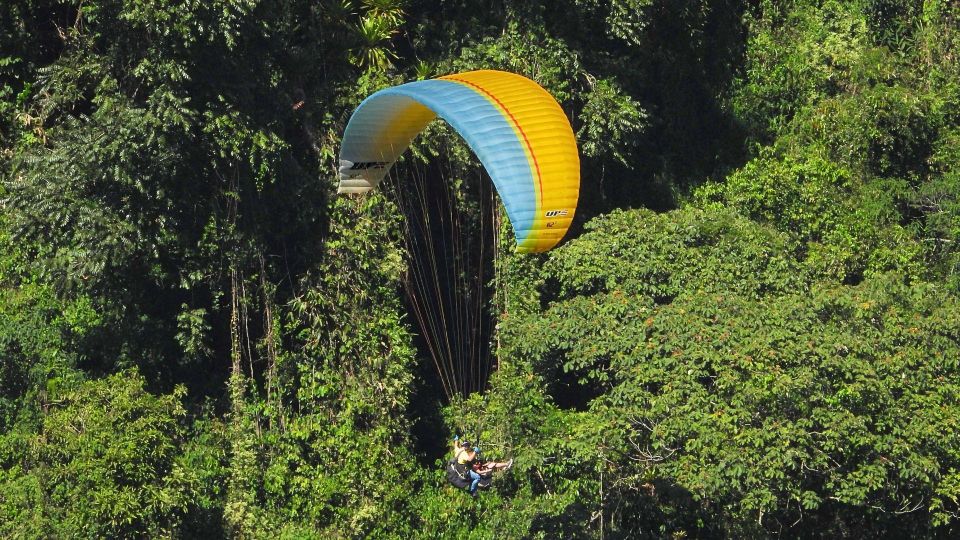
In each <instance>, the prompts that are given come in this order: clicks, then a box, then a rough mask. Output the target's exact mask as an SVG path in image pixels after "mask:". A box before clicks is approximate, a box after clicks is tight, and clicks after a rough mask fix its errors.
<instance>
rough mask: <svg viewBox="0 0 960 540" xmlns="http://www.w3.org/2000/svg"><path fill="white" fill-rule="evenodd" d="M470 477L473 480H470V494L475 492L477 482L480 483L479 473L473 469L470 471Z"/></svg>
mask: <svg viewBox="0 0 960 540" xmlns="http://www.w3.org/2000/svg"><path fill="white" fill-rule="evenodd" d="M470 479H471V480H473V482H470V494H471V495H472V494H474V493H476V492H477V484H479V483H480V475H479V474H477V473H476V472H474V471H470Z"/></svg>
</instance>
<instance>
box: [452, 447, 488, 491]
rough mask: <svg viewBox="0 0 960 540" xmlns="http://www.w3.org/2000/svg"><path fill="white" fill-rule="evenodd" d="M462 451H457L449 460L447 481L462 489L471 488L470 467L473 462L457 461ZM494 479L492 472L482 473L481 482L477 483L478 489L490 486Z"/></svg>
mask: <svg viewBox="0 0 960 540" xmlns="http://www.w3.org/2000/svg"><path fill="white" fill-rule="evenodd" d="M459 455H460V453H459V452H457V454H456V455H455V456H453V457H452V458H450V460H449V461H447V482H450V483H451V484H453V485H454V486H456V487H458V488H460V489H470V483H471V482H472V480H471V479H470V467H471V463H460V462H459V461H457V458H458V457H459ZM492 481H493V475H492V474H490V473H487V474H481V475H480V482H479V483H478V484H477V488H478V489H486V488H488V487H490V484H491V483H492Z"/></svg>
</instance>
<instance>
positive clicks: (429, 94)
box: [339, 71, 580, 252]
mask: <svg viewBox="0 0 960 540" xmlns="http://www.w3.org/2000/svg"><path fill="white" fill-rule="evenodd" d="M436 116H439V117H441V118H443V119H444V120H446V121H447V123H449V124H450V125H451V126H453V128H454V129H455V130H457V132H458V133H459V134H460V135H461V136H462V137H463V138H464V140H465V141H466V142H467V144H468V145H469V146H470V148H471V149H472V150H473V152H474V153H475V154H476V155H477V157H478V158H479V159H480V162H481V163H483V166H484V167H485V168H486V170H487V172H488V173H489V174H490V178H491V179H492V180H493V183H494V185H495V186H496V189H497V193H499V195H500V199H501V200H502V201H503V204H504V207H505V208H506V211H507V217H508V218H509V219H510V223H511V224H512V226H513V230H514V234H515V236H516V240H517V251H520V252H539V251H546V250H548V249H550V248H551V247H553V246H554V245H556V244H557V243H558V242H559V241H560V240H561V239H562V238H563V236H564V234H565V233H566V232H567V229H568V228H569V227H570V223H571V221H572V220H573V215H574V212H575V211H576V205H577V199H578V196H579V192H580V159H579V156H578V154H577V144H576V139H575V138H574V136H573V130H572V128H571V127H570V123H569V122H568V121H567V118H566V115H564V113H563V110H562V109H561V108H560V106H559V105H558V104H557V102H556V101H555V100H554V99H553V97H552V96H550V94H549V93H547V91H546V90H544V89H543V88H541V87H540V86H539V85H538V84H537V83H535V82H533V81H531V80H529V79H527V78H525V77H521V76H520V75H515V74H513V73H506V72H502V71H471V72H467V73H460V74H456V75H448V76H446V77H441V78H439V79H433V80H428V81H417V82H412V83H408V84H404V85H400V86H395V87H392V88H387V89H384V90H381V91H379V92H377V93H375V94H373V95H371V96H370V97H368V98H367V99H366V100H364V102H363V103H361V104H360V106H359V107H358V108H357V110H356V111H354V113H353V116H351V118H350V122H349V123H348V125H347V129H346V132H345V133H344V136H343V144H342V147H341V151H340V189H339V191H340V192H341V193H363V192H366V191H368V190H370V189H372V188H373V187H375V186H376V185H377V184H378V183H379V182H380V181H381V180H382V179H383V177H384V176H385V175H386V173H387V171H388V170H389V169H390V167H391V166H392V165H393V163H394V162H395V161H396V160H397V158H399V157H400V154H402V153H403V152H404V151H405V150H406V149H407V147H408V146H409V145H410V143H411V142H412V141H413V138H414V137H416V136H417V134H419V133H420V132H421V131H423V129H424V128H425V127H426V126H427V124H429V123H430V121H431V120H433V119H434V118H435V117H436Z"/></svg>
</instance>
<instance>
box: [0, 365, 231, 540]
mask: <svg viewBox="0 0 960 540" xmlns="http://www.w3.org/2000/svg"><path fill="white" fill-rule="evenodd" d="M143 384H144V381H143V379H142V378H141V377H140V376H139V375H137V374H136V373H135V372H120V373H117V374H115V375H112V376H110V377H108V378H105V379H102V380H98V381H88V382H81V383H78V382H71V381H70V379H53V380H51V381H50V383H49V384H48V385H47V392H46V395H45V396H44V397H43V399H42V400H41V403H40V404H39V407H40V410H42V411H43V414H42V416H41V417H40V420H39V423H38V425H37V426H36V428H35V429H36V431H34V430H33V429H30V428H28V427H27V426H20V427H18V428H17V429H15V430H13V431H11V432H10V433H8V434H6V435H4V437H3V438H2V440H0V441H2V444H0V448H2V459H3V463H4V469H3V472H2V476H0V483H2V487H3V489H2V493H3V495H2V496H0V505H2V506H3V515H5V516H17V517H16V519H14V520H12V521H7V520H4V521H3V522H2V524H0V527H2V528H3V529H2V530H3V534H4V536H10V535H24V537H29V538H44V537H49V536H57V537H64V536H69V537H85V538H103V537H118V536H120V537H130V536H152V537H157V536H172V535H175V534H177V531H178V529H179V528H180V527H181V526H182V525H183V524H184V523H186V522H187V521H193V524H194V526H196V525H197V524H198V523H201V522H203V521H204V520H203V519H202V516H199V515H197V514H200V513H201V512H202V510H203V509H204V507H207V508H209V506H210V501H209V499H207V500H206V501H205V500H204V499H205V498H206V497H207V495H203V494H201V493H200V492H201V490H204V491H205V490H210V489H215V486H216V483H217V480H216V476H217V474H218V473H217V469H218V466H217V464H216V463H215V462H207V463H206V464H203V463H201V461H200V460H198V459H197V458H198V457H199V455H202V453H203V452H204V450H199V449H200V448H201V446H202V441H204V439H203V438H202V437H198V438H197V439H196V442H194V443H191V444H190V445H189V446H190V447H192V448H194V449H195V450H192V451H191V452H188V453H187V454H181V449H182V448H183V445H184V437H185V435H186V434H187V431H186V430H185V427H184V425H185V415H186V411H185V410H184V408H183V406H182V404H181V399H182V398H183V394H184V392H183V389H182V388H179V389H177V390H176V391H175V392H174V393H173V394H169V395H165V396H154V395H152V394H149V393H148V392H146V391H145V389H144V388H143ZM209 442H211V443H213V444H212V445H211V446H214V445H218V444H222V443H221V442H219V441H209ZM198 450H199V452H200V454H198V453H197V452H198ZM204 465H205V466H204ZM221 474H222V473H221ZM28 524H29V526H28ZM197 530H202V529H201V528H199V527H198V528H197Z"/></svg>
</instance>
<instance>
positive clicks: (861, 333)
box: [502, 211, 960, 536]
mask: <svg viewBox="0 0 960 540" xmlns="http://www.w3.org/2000/svg"><path fill="white" fill-rule="evenodd" d="M786 240H787V239H785V238H784V237H783V236H781V235H777V234H772V233H770V232H768V231H765V230H763V229H760V228H758V227H757V226H756V225H753V224H751V223H750V222H747V221H744V220H742V219H741V218H734V217H732V216H730V215H729V214H725V213H724V212H721V211H712V212H710V213H704V212H699V211H684V212H677V213H671V214H666V215H660V216H656V215H653V214H650V213H647V212H629V213H627V212H625V213H619V214H611V215H609V216H607V217H605V218H604V219H602V220H598V221H597V222H596V223H595V224H591V227H590V232H588V233H586V234H584V235H583V236H582V237H581V238H579V239H577V240H575V241H573V242H571V243H570V244H569V245H568V246H566V247H564V248H561V249H559V250H557V251H555V252H554V253H553V255H552V256H551V259H550V261H549V262H548V264H547V265H546V266H545V267H544V270H543V272H544V274H545V276H546V281H545V283H550V282H551V281H553V280H555V281H556V284H555V285H553V286H548V287H547V288H548V289H551V288H552V289H553V290H555V291H556V293H555V294H556V297H555V298H553V299H552V300H550V301H549V302H548V303H545V304H544V307H543V308H542V309H534V310H533V311H532V312H530V313H529V314H528V315H524V316H521V317H519V318H517V319H513V318H511V319H510V320H508V321H504V323H502V324H504V325H507V327H506V328H505V329H504V340H505V341H508V342H509V343H510V344H511V352H513V353H514V354H515V355H516V357H517V358H524V359H529V361H530V362H531V363H532V365H534V366H535V367H536V371H537V372H538V373H541V374H542V376H543V377H544V384H545V390H546V391H547V392H549V393H550V395H551V396H552V399H553V401H555V402H557V403H558V404H562V405H564V406H566V407H574V408H576V409H585V410H586V411H589V413H590V420H589V421H588V422H587V424H586V425H588V426H591V427H590V429H591V430H593V429H595V430H597V433H600V434H603V436H605V437H606V440H611V439H612V440H616V441H620V442H622V444H618V445H615V446H612V447H610V448H609V450H608V452H609V453H608V454H607V455H606V459H607V460H609V462H608V464H607V466H608V469H607V474H609V476H608V481H609V482H610V485H621V486H624V485H625V486H629V487H630V488H631V489H633V490H636V492H640V493H646V494H647V495H648V496H652V497H655V499H656V500H657V504H658V507H660V508H664V507H668V508H669V507H670V506H673V507H674V508H683V507H684V505H686V504H687V502H686V500H687V499H688V498H692V499H694V500H700V501H701V504H703V505H706V506H707V507H710V508H713V510H712V511H711V512H712V513H713V516H714V517H713V519H715V520H717V521H716V522H715V524H713V525H710V524H709V523H707V524H701V525H699V526H701V527H702V526H707V527H708V528H712V527H720V528H721V530H724V531H726V534H732V535H735V536H740V535H744V534H747V535H756V534H763V529H762V528H759V529H758V528H757V527H758V524H759V526H760V527H769V528H770V529H772V530H777V529H778V528H779V527H782V526H788V525H789V524H791V523H793V524H795V525H796V524H805V525H801V526H803V527H813V528H814V529H815V530H819V531H821V532H827V531H834V532H836V533H838V534H848V533H845V532H844V531H848V532H849V531H854V530H859V531H861V532H863V531H864V530H868V529H864V527H876V529H873V530H877V531H886V532H890V531H893V530H902V531H904V533H906V531H913V532H916V531H927V533H932V531H934V528H935V527H937V526H938V525H944V524H950V523H952V518H951V517H950V516H951V512H953V511H955V508H954V507H953V506H952V505H954V504H955V502H953V499H952V497H953V495H946V496H945V497H944V496H942V495H939V493H952V491H951V490H952V487H950V486H952V484H951V483H950V481H949V480H948V479H947V478H946V477H944V476H943V475H942V471H949V470H951V469H952V468H955V467H956V466H957V465H956V464H955V463H954V460H955V459H956V456H957V455H958V454H957V448H956V440H955V438H952V437H947V438H942V437H936V436H933V435H932V434H933V433H952V432H953V431H954V430H955V426H954V425H953V424H954V415H955V413H952V412H950V411H953V410H955V409H956V408H957V407H958V405H960V401H958V397H960V393H958V391H960V388H957V387H956V385H954V384H953V383H951V382H949V381H953V380H955V379H956V377H957V374H956V373H955V371H956V369H957V367H958V366H957V364H956V362H955V361H954V359H955V358H957V355H958V353H960V349H958V348H960V335H958V329H960V326H958V325H960V319H958V318H957V315H956V314H957V313H958V311H957V306H956V304H957V301H958V300H957V298H956V297H955V296H951V295H950V294H948V293H946V292H945V291H944V290H943V289H942V288H941V287H936V286H933V285H928V284H918V285H913V286H910V285H904V284H903V281H902V277H900V276H897V275H895V274H890V275H882V276H881V275H878V276H877V277H875V278H872V279H869V280H867V281H865V282H864V283H863V284H861V285H860V286H858V287H845V286H839V285H834V284H830V283H829V282H823V281H819V279H820V278H818V277H817V274H816V273H814V274H811V273H808V272H806V271H804V270H803V267H804V262H803V261H802V260H800V259H799V258H796V257H795V256H792V255H791V251H790V250H789V249H785V248H786V247H787V246H789V245H790V244H789V242H787V243H785V241H786ZM652 255H654V256H662V257H663V259H661V260H659V261H657V260H651V256H652ZM601 260H602V261H603V262H604V264H603V265H598V264H595V263H596V262H599V261H601ZM735 261H739V264H737V262H735ZM652 269H658V270H659V272H658V273H654V272H651V270H652ZM741 272H742V273H741ZM744 278H747V279H744ZM758 279H759V281H758ZM583 414H584V413H568V415H567V416H570V415H572V416H571V418H577V417H579V416H581V415H583ZM534 433H536V435H532V434H531V435H530V437H534V438H536V439H537V440H539V441H540V445H541V446H543V445H549V444H551V443H552V440H553V437H557V434H555V433H553V432H551V430H550V424H549V423H546V424H544V425H543V426H542V427H539V428H535V432H534ZM573 433H576V429H575V428H573V427H567V428H566V430H565V433H564V435H566V437H569V438H570V439H571V440H572V441H575V442H576V444H586V447H587V448H591V449H595V450H596V449H599V450H600V451H601V452H602V451H603V449H604V445H603V444H598V443H590V442H589V441H590V437H589V436H587V435H586V434H585V433H576V435H574V434H573ZM568 444H570V443H568ZM576 448H577V446H571V447H568V448H565V449H564V452H563V454H564V455H567V456H571V459H572V463H571V464H570V468H569V469H568V470H566V471H563V470H561V471H557V474H558V475H559V476H560V477H566V478H573V477H575V478H578V479H579V480H578V481H583V476H584V475H585V474H587V472H586V471H593V470H595V469H594V468H593V465H592V460H591V459H589V458H588V456H584V455H578V454H577V450H576ZM593 474H594V475H595V474H596V473H593ZM597 480H598V479H597V477H596V476H594V477H593V481H594V482H596V481H597ZM941 480H943V481H944V482H945V483H943V484H941ZM600 489H603V488H600ZM620 495H622V493H621V492H617V491H615V490H612V492H611V493H609V494H608V495H607V496H610V497H613V499H612V500H610V499H608V502H609V503H610V504H611V505H616V504H619V505H634V504H638V503H639V502H640V501H637V500H635V499H633V498H632V497H628V499H627V500H623V501H620V500H617V499H616V497H617V496H620ZM868 501H869V502H868ZM864 506H869V509H868V508H864ZM907 512H910V513H909V514H905V515H907V516H909V517H903V518H900V519H899V520H897V519H894V518H892V517H890V516H893V515H896V514H897V513H907ZM681 515H682V516H686V517H689V516H690V514H689V513H688V512H687V513H684V514H681ZM643 517H649V514H644V513H640V514H638V515H637V517H636V518H632V517H628V516H627V515H622V516H620V518H619V521H617V520H614V521H612V522H611V523H610V526H611V528H612V530H618V529H619V530H629V529H630V528H632V527H638V526H639V527H650V526H652V524H651V523H647V524H643V523H637V522H634V521H632V520H633V519H642V518H643ZM672 523H673V526H683V527H684V530H690V529H687V528H686V527H689V526H690V523H689V522H688V523H687V524H685V525H684V524H683V522H677V521H674V522H672ZM901 527H902V528H901Z"/></svg>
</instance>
